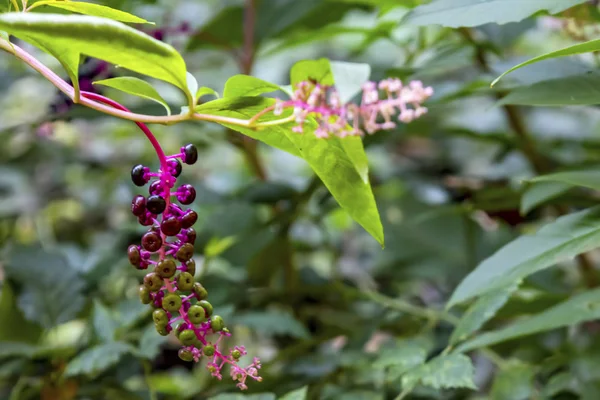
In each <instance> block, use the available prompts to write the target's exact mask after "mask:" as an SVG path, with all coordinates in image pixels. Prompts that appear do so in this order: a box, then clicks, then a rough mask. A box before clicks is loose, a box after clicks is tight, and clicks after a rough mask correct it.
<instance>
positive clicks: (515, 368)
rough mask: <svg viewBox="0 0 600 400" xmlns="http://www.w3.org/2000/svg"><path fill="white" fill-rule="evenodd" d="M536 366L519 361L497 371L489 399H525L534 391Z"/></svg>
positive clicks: (529, 397)
mask: <svg viewBox="0 0 600 400" xmlns="http://www.w3.org/2000/svg"><path fill="white" fill-rule="evenodd" d="M535 373H536V368H535V367H533V366H531V365H528V364H523V363H521V362H519V361H517V362H511V363H510V364H509V365H507V366H506V368H502V369H500V370H499V371H498V374H497V375H496V378H495V379H494V384H493V385H492V391H491V393H490V394H491V400H527V399H531V397H532V395H533V393H534V387H533V378H534V377H535Z"/></svg>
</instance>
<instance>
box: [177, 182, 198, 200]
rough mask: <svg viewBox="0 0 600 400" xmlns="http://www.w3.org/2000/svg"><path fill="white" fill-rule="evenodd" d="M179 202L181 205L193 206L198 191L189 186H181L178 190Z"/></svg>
mask: <svg viewBox="0 0 600 400" xmlns="http://www.w3.org/2000/svg"><path fill="white" fill-rule="evenodd" d="M177 200H179V202H180V203H181V204H185V205H188V204H192V203H193V202H194V200H196V189H194V187H193V186H192V185H189V184H185V185H181V187H180V188H179V190H177Z"/></svg>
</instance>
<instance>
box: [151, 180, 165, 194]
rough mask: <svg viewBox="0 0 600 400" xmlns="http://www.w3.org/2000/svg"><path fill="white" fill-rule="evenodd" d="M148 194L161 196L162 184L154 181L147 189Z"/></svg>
mask: <svg viewBox="0 0 600 400" xmlns="http://www.w3.org/2000/svg"><path fill="white" fill-rule="evenodd" d="M148 193H150V194H161V193H162V183H161V182H160V180H156V181H154V182H152V183H151V184H150V186H149V187H148Z"/></svg>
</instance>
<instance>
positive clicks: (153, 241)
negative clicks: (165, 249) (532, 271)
mask: <svg viewBox="0 0 600 400" xmlns="http://www.w3.org/2000/svg"><path fill="white" fill-rule="evenodd" d="M162 244H163V241H162V239H161V237H160V235H159V234H158V233H156V232H152V231H150V232H146V233H145V234H144V236H142V247H143V248H144V249H146V250H148V251H151V252H153V253H154V252H155V251H158V250H160V248H161V247H162Z"/></svg>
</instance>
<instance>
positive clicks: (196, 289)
mask: <svg viewBox="0 0 600 400" xmlns="http://www.w3.org/2000/svg"><path fill="white" fill-rule="evenodd" d="M192 292H193V293H194V295H196V298H197V299H198V300H205V299H206V298H207V297H208V291H207V290H206V289H204V286H202V284H201V283H200V282H196V283H194V286H193V287H192ZM208 304H209V305H210V303H208ZM211 307H212V306H211ZM211 310H212V308H211Z"/></svg>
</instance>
